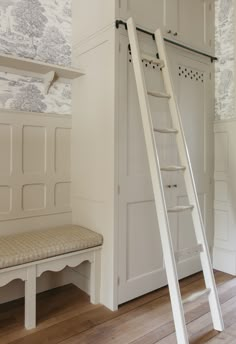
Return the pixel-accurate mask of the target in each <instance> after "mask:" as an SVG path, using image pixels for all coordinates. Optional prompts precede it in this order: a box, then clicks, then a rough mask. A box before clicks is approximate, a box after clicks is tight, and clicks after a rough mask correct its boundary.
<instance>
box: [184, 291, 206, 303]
mask: <svg viewBox="0 0 236 344" xmlns="http://www.w3.org/2000/svg"><path fill="white" fill-rule="evenodd" d="M210 293H211V289H205V290H202V291H199V292H196V293H194V294H192V295H190V296H189V297H187V298H186V299H183V304H186V303H189V302H194V301H196V300H198V299H200V298H202V297H203V296H208V295H209V294H210Z"/></svg>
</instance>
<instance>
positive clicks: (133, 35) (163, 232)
mask: <svg viewBox="0 0 236 344" xmlns="http://www.w3.org/2000/svg"><path fill="white" fill-rule="evenodd" d="M127 26H128V35H129V41H130V45H131V50H132V57H133V64H134V73H135V79H136V85H137V91H138V96H139V104H140V109H141V117H142V122H143V128H144V136H145V142H146V148H147V153H148V161H149V167H150V172H151V178H152V184H153V191H154V198H155V205H156V212H157V219H158V223H159V230H160V237H161V242H162V247H163V257H164V262H165V267H166V274H167V280H168V285H169V290H170V298H171V304H172V309H173V317H174V322H175V329H176V335H177V339H178V342H179V343H181V344H188V334H187V327H186V324H185V317H184V310H183V304H182V299H181V293H180V287H179V282H178V274H177V267H176V261H175V255H174V251H173V245H172V239H171V233H170V227H169V219H168V215H167V208H166V202H165V195H164V189H163V185H162V179H161V171H160V162H159V158H158V154H157V149H156V141H155V135H154V130H153V123H152V116H151V109H150V104H149V99H148V92H147V87H146V82H145V75H144V70H143V67H142V61H141V53H140V49H139V44H138V38H137V32H136V26H135V24H134V21H133V19H132V18H129V19H128V21H127Z"/></svg>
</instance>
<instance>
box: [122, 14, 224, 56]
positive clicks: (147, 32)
mask: <svg viewBox="0 0 236 344" xmlns="http://www.w3.org/2000/svg"><path fill="white" fill-rule="evenodd" d="M120 25H123V26H124V27H125V29H126V30H127V24H126V22H124V21H123V20H116V28H117V29H119V27H120ZM136 30H137V31H139V32H142V33H145V34H146V35H149V36H151V37H152V39H153V40H155V34H154V33H153V32H151V31H147V30H144V29H142V28H140V27H138V26H137V27H136ZM164 40H165V41H166V42H168V43H170V44H173V45H175V46H177V47H180V48H183V49H185V50H189V51H191V52H192V53H196V54H199V55H202V56H205V57H208V58H209V59H211V62H214V61H217V60H218V59H217V57H215V56H212V55H208V54H206V53H203V52H202V51H199V50H196V49H193V48H190V47H188V46H186V45H184V44H181V43H178V42H175V41H171V40H170V39H168V38H164Z"/></svg>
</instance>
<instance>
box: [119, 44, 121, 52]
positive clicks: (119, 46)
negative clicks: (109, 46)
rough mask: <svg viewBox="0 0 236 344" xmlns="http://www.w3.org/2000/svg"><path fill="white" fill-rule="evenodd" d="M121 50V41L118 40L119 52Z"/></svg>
mask: <svg viewBox="0 0 236 344" xmlns="http://www.w3.org/2000/svg"><path fill="white" fill-rule="evenodd" d="M120 52H121V43H120V42H119V53H120Z"/></svg>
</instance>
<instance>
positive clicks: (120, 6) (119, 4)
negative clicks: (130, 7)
mask: <svg viewBox="0 0 236 344" xmlns="http://www.w3.org/2000/svg"><path fill="white" fill-rule="evenodd" d="M119 8H121V0H119Z"/></svg>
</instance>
